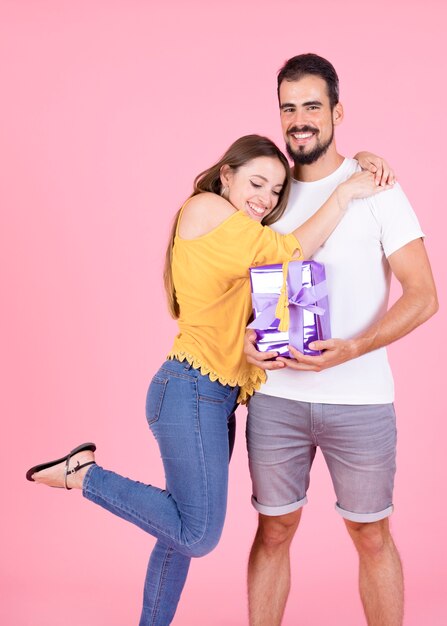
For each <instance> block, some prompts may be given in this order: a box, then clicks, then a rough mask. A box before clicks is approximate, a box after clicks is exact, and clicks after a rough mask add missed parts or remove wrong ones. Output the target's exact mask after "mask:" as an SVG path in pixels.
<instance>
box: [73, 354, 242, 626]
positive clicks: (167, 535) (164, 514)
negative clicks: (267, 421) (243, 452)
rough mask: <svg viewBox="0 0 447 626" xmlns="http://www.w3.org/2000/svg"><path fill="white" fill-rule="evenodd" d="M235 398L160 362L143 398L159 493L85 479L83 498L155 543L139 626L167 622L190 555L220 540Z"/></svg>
mask: <svg viewBox="0 0 447 626" xmlns="http://www.w3.org/2000/svg"><path fill="white" fill-rule="evenodd" d="M238 393H239V388H238V387H230V386H229V385H221V384H220V383H219V382H217V381H216V382H211V380H210V379H209V377H208V376H203V375H202V374H201V373H200V372H199V371H198V370H195V369H193V368H192V367H191V366H190V365H189V364H188V363H186V361H185V362H183V363H180V362H179V361H176V360H172V361H166V362H165V363H164V364H163V366H162V367H161V368H160V369H159V371H158V372H157V373H156V374H155V376H154V378H153V379H152V382H151V384H150V386H149V391H148V394H147V401H146V415H147V420H148V422H149V426H150V428H151V430H152V433H153V434H154V436H155V438H156V439H157V442H158V445H159V447H160V452H161V456H162V460H163V465H164V470H165V475H166V489H159V488H158V487H153V486H152V485H146V484H143V483H140V482H137V481H134V480H130V479H129V478H124V477H123V476H119V475H118V474H115V473H114V472H111V471H108V470H105V469H103V468H101V467H99V466H98V465H92V467H91V468H89V470H88V472H87V474H86V476H85V479H84V486H83V494H84V496H85V497H86V498H88V499H89V500H91V501H92V502H95V503H96V504H99V505H101V506H102V507H104V508H105V509H107V510H108V511H111V512H112V513H114V514H115V515H118V516H119V517H122V518H123V519H125V520H127V521H130V522H132V523H133V524H135V525H136V526H139V527H140V528H142V529H143V530H145V531H146V532H148V533H150V534H151V535H153V536H154V537H156V538H157V540H158V541H157V543H156V545H155V547H154V549H153V551H152V554H151V557H150V560H149V566H148V570H147V575H146V581H145V587H144V600H143V611H142V615H141V621H140V626H165V625H167V624H170V623H171V621H172V619H173V617H174V613H175V610H176V608H177V604H178V600H179V598H180V594H181V592H182V589H183V586H184V583H185V580H186V576H187V574H188V569H189V564H190V561H191V557H200V556H204V555H205V554H207V553H208V552H210V551H211V550H212V549H213V548H214V547H215V546H216V545H217V543H218V541H219V539H220V535H221V532H222V527H223V523H224V519H225V513H226V505H227V488H228V461H229V458H230V456H231V451H232V447H233V442H234V425H235V418H234V410H235V408H236V400H237V396H238Z"/></svg>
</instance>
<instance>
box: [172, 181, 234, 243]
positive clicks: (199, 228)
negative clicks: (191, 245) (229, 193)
mask: <svg viewBox="0 0 447 626" xmlns="http://www.w3.org/2000/svg"><path fill="white" fill-rule="evenodd" d="M235 211H236V209H235V208H234V206H233V205H232V204H230V203H229V202H228V201H227V200H225V198H222V197H221V196H218V195H217V194H215V193H211V192H204V193H199V194H197V195H196V196H193V197H192V198H190V199H189V200H188V201H187V203H186V205H185V206H184V208H183V211H182V216H181V219H180V224H179V230H178V233H179V236H180V237H181V238H182V239H195V238H196V237H201V236H202V235H206V234H207V233H209V232H211V231H212V230H213V229H214V228H217V226H219V224H221V223H222V222H223V221H224V220H226V219H227V217H229V216H230V215H232V214H233V213H234V212H235Z"/></svg>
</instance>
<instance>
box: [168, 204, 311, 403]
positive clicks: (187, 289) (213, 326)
mask: <svg viewBox="0 0 447 626" xmlns="http://www.w3.org/2000/svg"><path fill="white" fill-rule="evenodd" d="M179 221H180V220H179ZM297 251H298V252H299V253H300V254H301V248H300V244H299V243H298V241H297V239H296V237H295V236H294V235H293V234H290V235H280V234H279V233H276V232H274V231H273V230H271V229H270V228H268V227H267V226H262V224H260V223H259V222H256V221H254V220H252V219H251V218H249V217H248V216H247V215H245V214H244V213H243V212H242V211H237V212H235V213H233V214H232V215H231V216H230V217H228V218H227V219H225V220H224V221H223V222H222V223H221V224H219V226H217V227H216V228H215V229H213V230H212V231H210V232H209V233H206V234H205V235H202V236H201V237H196V238H195V239H182V238H181V237H179V235H178V228H177V234H176V237H175V240H174V248H173V257H172V273H173V280H174V285H175V291H176V296H177V301H178V303H179V305H180V317H179V319H178V325H179V333H178V335H177V336H176V338H175V340H174V345H173V348H172V350H171V352H170V353H169V355H168V358H170V359H173V358H176V359H178V360H180V361H184V360H185V359H186V360H187V361H188V363H190V364H191V365H192V367H194V368H196V369H199V370H200V372H201V373H202V374H204V375H208V376H209V377H210V379H211V380H213V381H214V380H218V381H219V382H221V383H222V384H223V385H231V386H236V385H238V386H239V387H240V394H239V401H240V402H246V401H247V399H248V397H249V396H250V395H252V394H253V392H254V391H255V390H256V389H259V387H260V385H261V383H263V382H264V381H265V378H266V376H265V372H264V371H263V370H261V369H259V368H258V367H255V366H254V365H250V364H249V363H247V361H246V359H245V355H244V353H243V344H244V335H245V327H246V325H247V323H248V320H249V318H250V315H251V311H252V306H251V294H250V279H249V271H248V268H249V267H252V266H255V265H267V264H269V263H282V262H284V261H287V260H288V259H290V257H291V256H292V255H294V254H295V253H296V252H297ZM296 258H298V256H296Z"/></svg>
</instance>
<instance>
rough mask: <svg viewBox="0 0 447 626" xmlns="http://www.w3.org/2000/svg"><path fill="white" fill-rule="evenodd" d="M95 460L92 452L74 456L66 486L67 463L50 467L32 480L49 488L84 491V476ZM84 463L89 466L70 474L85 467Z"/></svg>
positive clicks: (85, 451) (71, 460) (70, 463)
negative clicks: (77, 468)
mask: <svg viewBox="0 0 447 626" xmlns="http://www.w3.org/2000/svg"><path fill="white" fill-rule="evenodd" d="M94 460H95V455H94V453H93V452H92V451H91V450H82V451H81V452H78V453H77V454H74V455H73V456H72V457H71V458H70V459H69V461H68V472H67V484H65V469H66V461H63V462H62V463H58V464H57V465H53V466H52V467H48V468H47V469H44V470H41V471H40V472H36V473H35V474H33V475H32V478H33V480H34V481H35V482H36V483H40V484H42V485H48V487H68V488H69V489H82V484H83V482H84V476H85V474H86V473H87V470H88V468H89V467H90V463H91V461H94ZM84 463H89V465H88V466H87V467H81V469H79V470H77V471H75V472H72V473H70V470H73V469H75V468H76V467H79V466H81V465H84Z"/></svg>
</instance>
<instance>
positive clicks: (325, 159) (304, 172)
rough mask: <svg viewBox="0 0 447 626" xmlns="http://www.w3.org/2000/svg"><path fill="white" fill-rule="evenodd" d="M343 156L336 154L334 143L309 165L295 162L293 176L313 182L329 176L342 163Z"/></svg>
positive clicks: (304, 181)
mask: <svg viewBox="0 0 447 626" xmlns="http://www.w3.org/2000/svg"><path fill="white" fill-rule="evenodd" d="M344 159H345V157H343V156H342V155H341V154H338V152H337V149H336V148H335V145H334V146H333V147H332V146H330V147H329V150H328V151H327V152H326V154H323V156H322V157H320V158H319V159H318V161H315V163H311V164H310V165H299V164H295V166H294V168H293V177H294V178H295V180H299V181H301V182H303V183H313V182H314V181H316V180H321V179H322V178H326V176H330V175H331V174H332V173H333V172H335V170H337V169H338V168H339V167H340V165H341V164H342V163H343V161H344Z"/></svg>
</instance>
